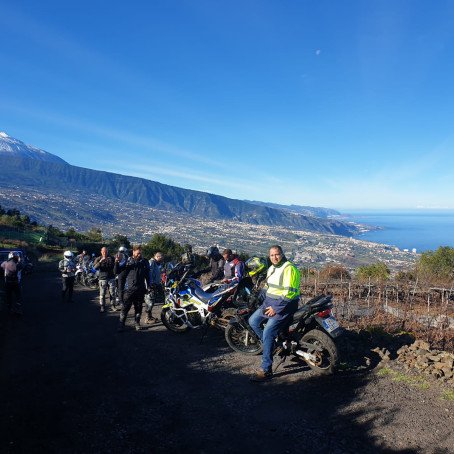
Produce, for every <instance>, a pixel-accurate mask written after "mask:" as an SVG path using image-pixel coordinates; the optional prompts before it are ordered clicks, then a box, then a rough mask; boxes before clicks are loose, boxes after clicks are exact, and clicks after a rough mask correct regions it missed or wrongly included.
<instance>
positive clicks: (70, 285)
mask: <svg viewBox="0 0 454 454" xmlns="http://www.w3.org/2000/svg"><path fill="white" fill-rule="evenodd" d="M74 280H75V276H69V277H62V278H61V283H62V289H61V297H62V299H64V298H65V296H66V292H68V301H71V299H72V297H73V290H74Z"/></svg>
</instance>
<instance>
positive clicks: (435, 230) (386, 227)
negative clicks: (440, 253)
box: [344, 209, 454, 252]
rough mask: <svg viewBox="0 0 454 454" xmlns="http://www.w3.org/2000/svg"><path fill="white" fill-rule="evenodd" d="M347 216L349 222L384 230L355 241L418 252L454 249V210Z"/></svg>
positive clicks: (371, 212) (357, 212)
mask: <svg viewBox="0 0 454 454" xmlns="http://www.w3.org/2000/svg"><path fill="white" fill-rule="evenodd" d="M344 213H345V214H347V212H346V211H344ZM348 215H349V219H350V220H353V221H355V222H359V223H361V224H368V225H372V226H377V227H381V228H382V229H383V230H373V231H369V232H366V233H364V234H361V235H359V236H357V237H356V238H359V239H362V240H367V241H373V242H374V243H384V244H389V245H393V246H397V247H398V248H400V249H409V250H411V249H413V248H416V251H417V252H424V251H427V250H436V249H437V248H438V247H439V246H450V247H454V210H422V209H421V210H405V211H403V210H402V211H397V210H388V211H385V210H380V211H378V210H377V211H375V210H349V211H348Z"/></svg>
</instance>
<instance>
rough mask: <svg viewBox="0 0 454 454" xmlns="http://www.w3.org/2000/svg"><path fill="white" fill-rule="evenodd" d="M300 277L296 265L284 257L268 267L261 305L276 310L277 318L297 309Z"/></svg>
mask: <svg viewBox="0 0 454 454" xmlns="http://www.w3.org/2000/svg"><path fill="white" fill-rule="evenodd" d="M300 279H301V276H300V272H299V271H298V269H297V268H296V266H295V265H293V263H291V262H289V261H287V260H286V259H284V260H283V261H281V262H280V263H279V264H278V265H271V266H270V267H269V268H268V272H267V277H266V285H265V289H266V298H265V301H264V302H263V306H264V307H269V306H271V307H272V308H273V309H274V311H275V312H276V315H275V317H276V318H277V319H279V318H282V317H283V316H285V315H287V314H288V313H290V312H294V311H295V310H296V309H297V307H298V300H299V296H300Z"/></svg>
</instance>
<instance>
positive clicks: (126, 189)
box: [0, 137, 358, 235]
mask: <svg viewBox="0 0 454 454" xmlns="http://www.w3.org/2000/svg"><path fill="white" fill-rule="evenodd" d="M2 139H3V138H2V137H0V143H1V142H2ZM9 139H11V138H9ZM12 140H17V139H12ZM19 142H20V141H19ZM21 143H23V142H21ZM2 151H4V150H2V148H1V147H0V152H2ZM2 154H3V156H2V164H3V168H4V171H3V172H0V185H6V186H9V185H10V183H11V181H12V180H15V181H17V182H20V187H22V188H24V191H25V192H26V188H27V187H29V188H33V189H39V188H42V189H46V190H53V191H57V192H61V193H62V192H64V191H67V190H68V189H71V188H77V189H78V190H80V191H82V192H83V191H86V192H87V194H88V193H89V194H93V193H97V194H100V195H102V196H105V197H108V198H111V199H116V200H119V201H125V202H131V203H136V204H139V205H144V206H148V207H152V208H155V209H159V210H167V211H171V212H172V211H173V212H176V213H185V214H188V215H196V216H201V217H206V218H209V219H219V220H222V219H225V220H236V221H239V222H248V223H251V224H261V225H269V226H284V227H290V228H297V229H303V230H304V229H306V230H310V231H315V232H321V233H333V234H340V235H352V234H355V233H357V230H358V229H357V227H356V226H354V225H352V224H350V223H345V222H342V221H338V220H332V219H321V218H317V217H314V216H304V215H301V214H299V213H294V212H291V211H289V210H288V209H281V208H273V207H270V206H267V205H265V204H264V205H258V204H254V203H251V202H246V201H241V200H236V199H230V198H227V197H224V196H220V195H216V194H211V193H207V192H202V191H196V190H192V189H182V188H178V187H175V186H171V185H167V184H165V183H160V182H156V181H152V180H146V179H144V178H139V177H132V176H127V175H120V174H116V173H112V172H106V171H101V170H93V169H87V168H84V167H77V166H73V165H71V164H68V163H67V162H66V161H64V160H61V161H60V160H58V161H57V160H50V161H49V160H42V159H35V158H33V157H30V155H29V154H27V153H26V154H24V155H20V154H17V153H16V154H14V155H11V154H8V152H3V153H2ZM35 154H36V152H35ZM52 156H54V155H52ZM57 158H58V157H57ZM58 159H60V158H58ZM81 204H83V196H81ZM81 209H82V205H81Z"/></svg>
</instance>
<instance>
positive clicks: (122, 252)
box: [115, 246, 129, 310]
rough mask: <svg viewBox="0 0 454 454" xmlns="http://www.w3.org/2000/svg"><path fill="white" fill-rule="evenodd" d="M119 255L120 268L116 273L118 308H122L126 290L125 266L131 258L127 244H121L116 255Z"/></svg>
mask: <svg viewBox="0 0 454 454" xmlns="http://www.w3.org/2000/svg"><path fill="white" fill-rule="evenodd" d="M115 257H116V258H117V257H118V263H119V269H120V270H121V271H120V272H119V273H118V274H115V281H116V286H117V297H118V308H119V309H120V310H121V308H122V307H123V293H124V290H125V273H124V268H125V265H126V263H127V261H128V259H129V256H128V249H127V248H126V247H125V246H120V247H119V248H118V252H117V254H116V256H115Z"/></svg>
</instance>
